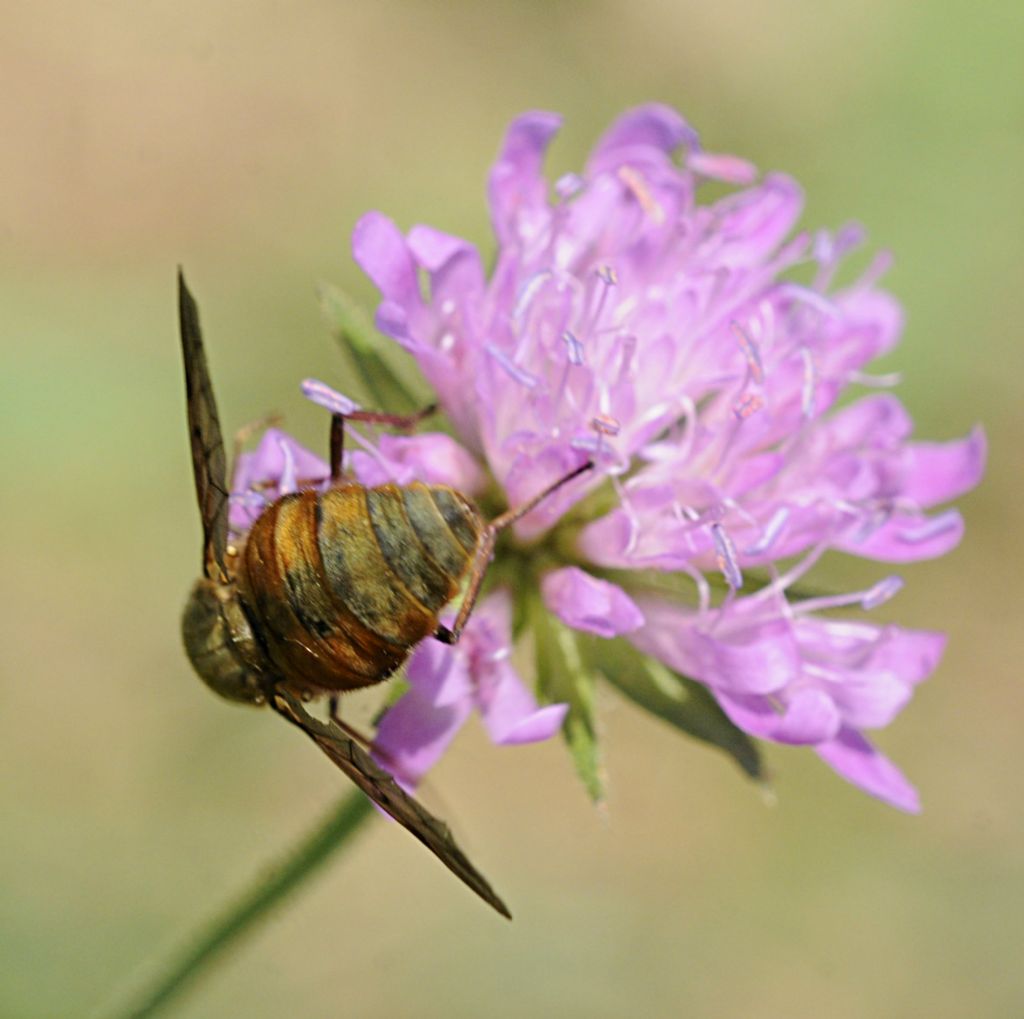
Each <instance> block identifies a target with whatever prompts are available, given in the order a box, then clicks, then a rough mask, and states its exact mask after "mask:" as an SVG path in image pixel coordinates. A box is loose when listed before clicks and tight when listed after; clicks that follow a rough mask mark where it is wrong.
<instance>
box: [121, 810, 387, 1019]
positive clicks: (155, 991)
mask: <svg viewBox="0 0 1024 1019" xmlns="http://www.w3.org/2000/svg"><path fill="white" fill-rule="evenodd" d="M371 813H373V806H372V804H371V803H370V801H369V800H368V799H367V798H366V797H365V796H364V795H363V794H362V793H359V792H355V793H352V794H351V795H349V796H347V797H346V798H345V799H344V800H342V802H341V803H340V804H338V805H337V806H336V807H335V808H334V809H333V810H332V811H331V812H330V813H329V814H328V815H327V816H326V817H325V818H324V819H323V821H321V823H320V824H319V825H318V826H317V827H316V828H315V829H314V830H313V831H312V832H311V833H310V834H309V835H307V836H306V838H305V839H304V840H303V841H302V842H300V843H299V845H298V846H297V847H296V848H295V849H294V850H292V852H291V853H289V855H288V856H287V857H286V858H285V859H284V860H283V861H282V862H280V863H279V864H278V865H276V866H275V867H273V868H271V870H270V871H269V872H264V873H263V874H261V875H260V876H259V877H258V878H257V879H256V880H255V881H254V882H253V884H252V885H251V886H250V887H249V888H248V889H247V890H246V891H245V892H244V893H243V894H242V895H241V897H240V898H238V899H237V900H236V901H235V902H233V903H231V904H230V905H229V906H228V907H227V908H225V909H224V910H223V912H221V913H220V915H219V916H217V917H216V918H215V919H214V920H213V921H212V922H210V923H209V925H208V926H207V927H206V929H205V930H204V931H203V932H202V933H201V934H200V935H199V936H198V937H197V938H196V941H195V943H194V944H193V945H192V946H191V947H190V948H188V949H186V950H185V951H184V952H183V953H182V954H181V955H180V956H179V957H178V958H176V959H174V960H172V962H171V963H170V965H169V966H168V967H167V968H166V970H164V971H163V972H162V973H161V974H159V975H158V976H157V978H156V979H155V980H154V981H153V982H152V983H151V984H150V985H149V986H148V987H147V988H145V989H144V991H143V992H142V993H141V994H139V995H138V996H137V997H136V999H135V1001H134V1002H133V1003H132V1004H130V1005H129V1006H128V1007H126V1008H118V1009H117V1010H116V1011H114V1012H112V1013H110V1015H111V1016H112V1017H113V1019H143V1017H144V1016H152V1015H156V1014H157V1012H159V1011H160V1010H161V1009H162V1008H163V1007H164V1006H165V1005H167V1004H168V1003H169V1002H170V1001H171V1000H172V999H173V998H176V997H177V996H178V995H179V994H180V993H181V992H182V991H183V990H185V988H186V987H188V985H189V984H191V983H192V981H193V980H194V979H195V978H196V977H197V976H199V974H200V973H201V972H202V971H203V970H204V969H205V968H206V967H207V966H209V965H210V963H212V962H213V961H214V960H215V959H217V957H218V956H219V955H221V954H222V953H223V952H225V951H226V950H227V949H229V948H231V947H233V946H234V944H235V942H236V941H238V940H239V939H240V938H241V937H242V936H243V935H245V934H247V933H248V932H249V931H250V930H251V929H252V928H254V927H255V926H256V925H257V923H258V922H259V921H260V920H262V919H263V918H264V917H266V916H267V914H268V913H270V911H271V910H272V909H273V908H274V907H275V906H276V905H277V904H278V903H279V902H281V901H282V900H283V899H284V898H285V897H286V896H287V895H288V894H289V893H290V892H292V891H294V890H295V889H296V888H298V887H299V886H300V885H301V884H302V883H303V882H304V881H306V880H307V879H308V878H309V877H311V876H312V875H313V874H314V873H315V871H316V870H317V869H318V868H319V867H320V866H321V865H322V864H323V863H325V862H326V860H327V858H328V857H329V856H330V855H331V854H332V853H333V852H335V850H337V849H339V848H340V847H341V846H343V845H344V844H345V842H346V841H347V840H348V837H349V836H350V835H351V834H352V833H353V832H355V831H356V830H357V829H358V828H359V826H360V824H361V823H362V822H363V821H364V820H365V819H366V818H367V817H369V816H370V814H371Z"/></svg>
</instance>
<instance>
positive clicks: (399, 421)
mask: <svg viewBox="0 0 1024 1019" xmlns="http://www.w3.org/2000/svg"><path fill="white" fill-rule="evenodd" d="M436 410H437V404H436V403H432V404H430V406H429V407H424V408H423V410H418V411H416V413H415V414H387V413H385V412H384V411H379V410H354V411H352V412H351V413H349V414H332V415H331V481H337V480H338V478H340V477H341V458H342V456H343V454H344V452H345V422H346V421H362V422H363V423H364V424H368V425H388V426H390V427H391V428H397V429H398V430H399V431H403V432H407V431H410V430H411V429H413V428H415V427H416V426H417V425H418V424H419V423H420V422H421V421H422V420H423V419H424V418H426V417H430V415H431V414H433V413H434V412H435V411H436Z"/></svg>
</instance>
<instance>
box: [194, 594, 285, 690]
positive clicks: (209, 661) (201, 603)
mask: <svg viewBox="0 0 1024 1019" xmlns="http://www.w3.org/2000/svg"><path fill="white" fill-rule="evenodd" d="M181 634H182V637H183V638H184V640H185V651H186V652H187V653H188V657H189V660H190V661H191V662H192V667H193V668H194V669H195V670H196V672H197V673H198V674H199V677H200V678H201V679H202V680H203V682H204V683H206V685H207V686H208V687H210V689H211V690H213V691H214V692H215V693H218V694H220V695H221V697H226V698H227V699H228V700H232V701H242V702H244V703H247V704H262V703H263V702H264V700H265V696H264V691H263V681H262V678H261V677H263V676H265V674H266V671H265V664H266V662H265V657H264V655H263V654H262V652H261V651H260V649H259V645H258V644H257V642H256V640H255V639H254V637H253V633H252V628H251V626H250V625H249V620H248V618H247V617H246V614H245V612H244V610H243V608H242V605H241V603H240V601H239V599H238V593H237V591H236V589H235V585H234V584H218V583H215V582H214V581H212V580H207V579H206V578H203V579H200V580H198V581H196V584H195V586H194V587H193V588H192V593H191V595H190V596H189V599H188V603H187V604H186V605H185V612H184V614H183V616H182V619H181Z"/></svg>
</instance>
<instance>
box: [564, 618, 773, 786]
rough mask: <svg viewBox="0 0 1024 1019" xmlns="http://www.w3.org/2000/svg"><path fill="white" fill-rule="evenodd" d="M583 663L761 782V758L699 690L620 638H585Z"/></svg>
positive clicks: (700, 687) (702, 689)
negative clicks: (724, 755)
mask: <svg viewBox="0 0 1024 1019" xmlns="http://www.w3.org/2000/svg"><path fill="white" fill-rule="evenodd" d="M580 650H581V651H582V655H583V659H584V661H585V662H586V663H588V664H589V665H590V667H591V668H592V669H595V670H596V671H598V672H600V673H601V675H602V676H604V677H605V678H606V679H607V680H608V682H610V683H611V684H612V685H613V686H615V687H616V688H617V689H618V690H620V691H622V693H624V694H625V695H626V696H627V697H628V698H629V699H630V700H631V701H633V702H634V703H636V704H638V705H639V706H640V707H642V708H644V709H645V710H647V711H649V712H651V714H654V715H657V716H658V717H659V718H661V719H663V720H664V721H666V722H668V723H669V725H672V726H675V728H677V729H680V730H682V731H683V732H685V733H687V735H690V736H693V737H694V738H696V739H699V740H703V741H704V742H705V743H710V744H711V745H712V746H715V747H718V749H719V750H724V751H725V753H726V754H728V755H729V756H730V757H731V758H732V759H733V760H734V761H735V762H736V763H737V764H738V765H739V766H740V768H741V769H742V770H743V771H744V772H746V774H747V775H749V776H750V777H751V778H753V779H755V780H758V781H764V777H765V776H764V770H763V768H762V765H761V755H760V754H759V752H758V749H757V746H756V745H755V744H754V742H753V741H752V740H751V739H750V737H749V736H747V734H746V733H745V732H743V731H742V730H741V729H739V728H737V727H736V725H734V724H733V722H731V721H730V720H729V717H728V716H727V715H726V714H725V712H724V711H722V709H721V708H720V707H719V706H718V703H717V701H716V700H715V699H714V697H713V696H712V695H711V692H710V691H709V690H708V689H707V687H705V686H704V685H703V684H701V683H698V682H696V681H695V680H693V679H689V678H687V677H686V676H681V675H679V673H677V672H673V671H672V670H671V669H670V668H668V666H666V665H663V664H662V663H661V662H659V661H657V660H656V659H654V658H651V657H649V656H648V655H644V654H642V653H641V652H640V651H638V650H637V649H636V648H635V647H633V645H632V644H630V643H629V642H628V641H627V640H624V639H623V638H621V637H618V638H615V639H613V640H603V639H602V638H600V637H585V638H584V639H583V640H582V641H581V642H580Z"/></svg>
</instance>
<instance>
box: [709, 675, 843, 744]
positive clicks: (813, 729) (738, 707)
mask: <svg viewBox="0 0 1024 1019" xmlns="http://www.w3.org/2000/svg"><path fill="white" fill-rule="evenodd" d="M715 697H716V699H717V700H718V703H719V704H721V706H722V710H723V711H724V712H725V713H726V714H727V715H728V716H729V718H730V719H732V721H733V722H735V723H736V725H738V726H739V727H740V728H741V729H742V730H743V731H744V732H748V733H750V735H751V736H758V737H760V738H761V739H770V740H775V741H776V742H777V743H793V744H807V743H812V744H813V743H821V742H823V741H825V740H829V739H831V738H832V737H833V736H835V735H836V733H837V732H839V728H840V725H841V723H842V719H841V718H840V715H839V711H838V710H837V708H836V705H835V703H834V702H833V700H832V698H831V697H829V696H828V695H827V694H825V693H823V692H822V691H820V690H815V689H810V688H808V689H804V690H801V691H799V692H798V693H796V694H794V695H793V696H792V697H791V698H790V701H789V703H788V705H787V706H786V708H785V710H784V712H783V713H781V714H780V713H779V712H778V711H776V710H775V709H774V708H773V706H772V704H771V701H770V700H769V699H768V698H767V697H751V696H747V697H742V696H735V695H732V694H727V693H724V692H723V691H721V690H716V691H715Z"/></svg>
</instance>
